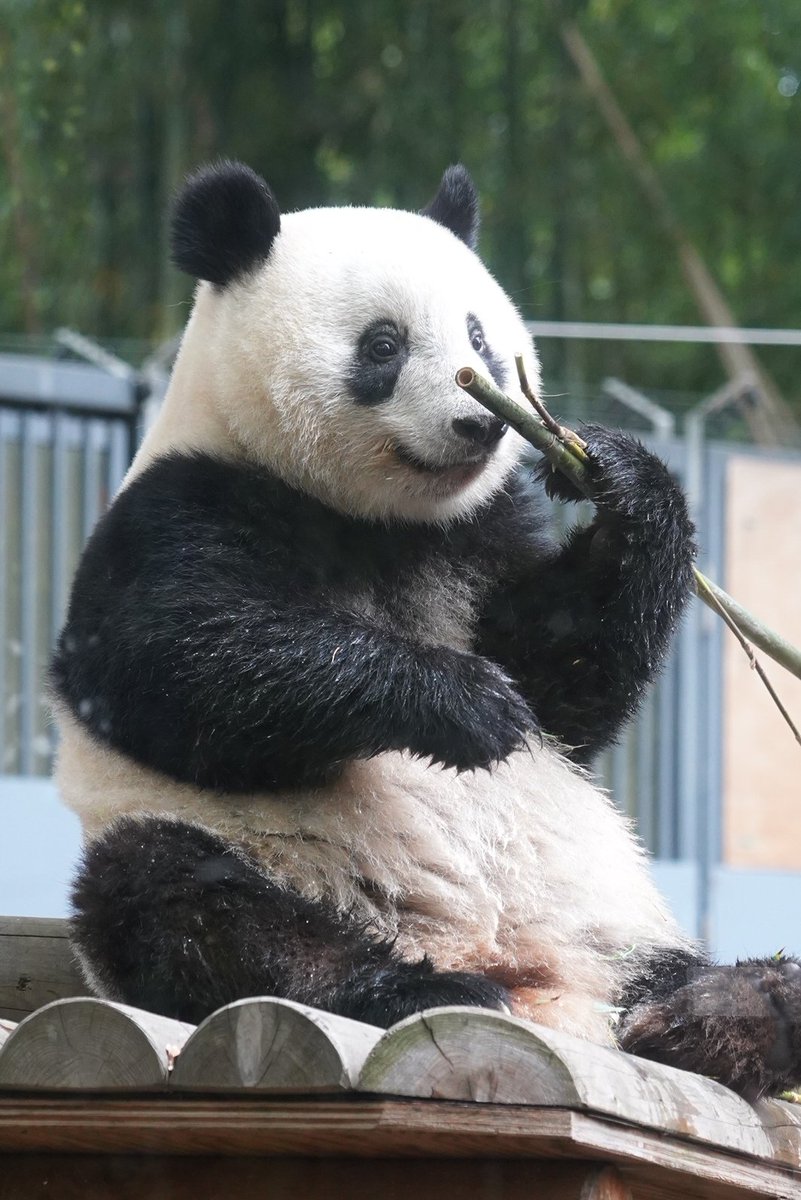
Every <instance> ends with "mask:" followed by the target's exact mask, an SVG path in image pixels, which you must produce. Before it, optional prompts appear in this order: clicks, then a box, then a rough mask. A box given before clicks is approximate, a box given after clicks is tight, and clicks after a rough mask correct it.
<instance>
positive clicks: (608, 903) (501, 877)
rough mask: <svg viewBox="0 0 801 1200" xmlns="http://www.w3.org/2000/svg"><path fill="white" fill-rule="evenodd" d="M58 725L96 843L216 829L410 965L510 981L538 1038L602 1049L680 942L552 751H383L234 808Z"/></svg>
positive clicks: (73, 789)
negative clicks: (318, 784)
mask: <svg viewBox="0 0 801 1200" xmlns="http://www.w3.org/2000/svg"><path fill="white" fill-rule="evenodd" d="M57 716H58V723H59V727H60V732H61V742H60V749H59V756H58V764H57V772H56V779H57V782H58V785H59V788H60V791H61V794H62V796H63V798H64V800H65V802H66V803H67V804H68V805H69V807H70V808H72V809H73V810H74V811H75V812H76V813H77V815H78V816H79V817H80V819H81V822H82V824H83V829H84V833H85V835H86V836H87V837H93V836H95V835H96V834H98V833H100V831H101V830H102V829H103V828H104V827H105V826H106V825H107V824H108V823H109V822H110V821H113V820H114V819H115V818H116V817H118V816H121V815H123V814H136V813H138V814H141V813H159V814H169V815H171V816H173V817H175V818H176V819H180V820H184V821H194V822H197V823H200V824H203V825H206V826H208V827H209V828H212V829H214V830H215V831H216V832H217V833H219V834H221V835H223V836H226V837H228V838H230V839H231V840H232V841H234V842H237V843H238V844H240V845H243V846H244V847H245V848H247V849H248V850H249V851H250V852H251V853H253V854H254V855H255V856H256V857H257V858H258V859H259V860H260V861H261V862H262V864H263V865H264V867H265V869H266V870H267V871H269V872H270V874H271V875H272V876H273V877H275V878H278V879H281V880H282V881H284V882H286V883H287V884H288V885H289V886H291V887H293V888H294V889H296V890H297V891H299V892H301V893H303V894H305V895H308V896H313V897H316V898H325V899H328V900H329V901H331V902H332V903H334V904H335V905H337V907H339V908H341V909H342V910H344V911H348V912H352V913H353V915H354V916H355V917H356V919H358V920H366V921H369V922H371V923H372V924H373V926H374V927H375V928H376V930H377V931H378V932H380V933H382V934H385V935H387V936H389V937H393V938H396V939H397V946H398V949H399V950H400V952H401V953H403V955H404V956H405V957H407V958H419V957H420V956H421V955H422V954H427V955H428V956H429V957H430V958H431V960H432V961H433V962H434V963H435V964H436V965H437V966H439V967H441V968H443V969H447V968H462V969H468V970H474V971H480V972H483V973H485V974H487V975H490V976H491V977H492V978H495V979H497V980H498V981H499V982H502V983H503V984H504V985H505V986H506V987H508V988H509V989H510V991H511V994H512V996H513V1003H514V1009H515V1012H516V1013H518V1014H519V1015H521V1016H529V1017H531V1018H532V1019H534V1020H536V1021H537V1022H539V1023H541V1024H549V1025H554V1026H556V1027H558V1028H562V1029H565V1030H568V1031H570V1032H573V1033H576V1034H579V1035H583V1036H587V1037H592V1038H596V1039H597V1038H601V1037H603V1036H605V1033H606V1029H607V1018H606V1016H605V1015H604V1013H603V1011H602V1005H603V1004H605V1003H606V1004H608V1003H609V1002H610V1001H611V1000H612V999H613V997H614V995H615V993H616V991H617V989H618V988H619V987H620V986H621V984H623V983H625V981H626V978H627V971H628V970H630V969H632V968H631V967H630V966H629V965H628V964H629V963H630V962H633V961H634V960H635V959H640V960H641V958H642V955H643V954H647V953H648V952H649V951H650V950H652V949H655V948H658V947H663V946H666V945H670V946H675V945H681V944H683V938H682V936H681V934H680V933H679V932H678V930H677V929H676V926H675V925H674V923H673V921H672V919H671V918H670V916H669V915H668V913H667V912H666V909H665V907H664V904H663V902H662V900H661V898H660V896H659V894H658V893H657V891H656V889H655V888H654V885H653V883H652V881H651V879H650V877H649V874H648V871H647V866H646V863H645V859H644V856H643V854H642V852H641V850H640V849H639V848H638V846H637V844H636V843H635V841H634V840H633V838H632V836H631V834H630V832H629V830H628V828H627V825H626V822H625V820H624V819H623V818H622V817H621V815H620V814H619V813H618V812H617V810H616V809H614V807H613V806H612V805H611V803H610V802H609V800H608V799H607V797H606V796H605V795H604V794H603V793H602V792H601V791H600V790H599V789H598V788H596V787H595V786H593V784H592V783H591V782H590V781H589V780H588V779H587V778H586V777H585V776H584V775H583V774H581V773H580V772H578V771H577V770H575V769H574V768H573V767H572V766H571V765H570V764H569V763H568V762H567V761H566V760H565V759H564V758H563V757H562V756H561V755H560V754H559V753H558V752H557V750H556V749H554V748H553V747H551V746H549V745H548V744H547V743H546V744H545V745H543V746H540V744H539V742H538V741H536V740H532V743H531V745H530V746H529V747H528V749H526V750H523V751H520V752H519V753H516V754H514V755H512V756H511V757H510V758H509V759H508V760H507V761H506V762H505V763H502V764H501V765H500V766H499V767H497V768H496V769H495V770H494V771H493V772H492V773H488V772H475V773H463V774H461V775H459V774H457V773H456V772H455V771H451V770H445V769H442V768H440V767H432V766H429V765H426V764H425V763H423V762H421V761H419V760H417V759H414V758H411V757H410V756H408V755H406V754H402V753H388V754H382V755H378V756H376V757H375V758H373V759H370V760H365V761H355V762H352V763H350V764H349V765H348V766H347V768H346V769H345V771H344V772H343V774H342V776H341V777H340V779H339V780H338V781H337V782H336V784H335V785H333V786H329V787H326V788H325V789H318V790H314V791H308V792H292V793H286V794H280V793H264V794H252V795H239V794H237V795H224V794H219V793H212V792H208V791H203V790H201V789H198V788H195V787H193V786H191V785H188V784H181V783H177V782H175V781H174V780H171V779H169V778H168V777H166V776H164V775H162V774H160V773H158V772H155V771H152V770H150V769H149V768H146V767H143V766H141V765H140V764H138V763H136V762H134V761H133V760H132V759H130V758H128V757H127V756H126V755H124V754H121V753H120V752H118V751H116V750H112V749H110V748H109V747H107V746H105V745H103V744H101V743H99V742H97V741H95V740H94V739H93V738H91V737H90V736H89V735H88V734H87V733H86V732H85V731H84V729H83V727H82V726H81V725H80V724H79V723H78V722H77V721H76V720H75V719H74V718H73V717H72V716H71V715H70V714H69V713H68V712H67V711H66V710H64V709H63V708H62V707H60V711H58V713H57ZM632 947H633V948H634V949H633V950H632Z"/></svg>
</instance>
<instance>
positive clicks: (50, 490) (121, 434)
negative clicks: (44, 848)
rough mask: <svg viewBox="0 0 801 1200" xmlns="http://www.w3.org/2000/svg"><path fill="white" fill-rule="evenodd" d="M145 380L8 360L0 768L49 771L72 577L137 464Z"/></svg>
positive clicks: (2, 415)
mask: <svg viewBox="0 0 801 1200" xmlns="http://www.w3.org/2000/svg"><path fill="white" fill-rule="evenodd" d="M137 410H138V392H137V383H136V379H135V377H134V375H133V373H132V374H131V375H130V376H128V377H123V376H121V375H119V374H113V373H110V372H109V371H108V370H107V369H102V368H99V367H97V366H92V365H85V364H82V363H75V362H60V361H58V360H49V359H37V358H28V357H26V356H23V355H12V354H4V355H0V773H3V774H18V775H44V774H47V773H48V772H49V770H50V766H51V757H52V738H51V732H50V725H49V721H48V714H47V702H46V695H45V690H46V689H45V684H44V680H45V676H46V671H47V664H48V661H49V658H50V654H51V651H52V647H53V644H54V641H55V638H56V636H57V634H58V631H59V628H60V626H61V623H62V621H63V617H64V611H65V605H66V601H67V596H68V592H69V586H70V580H71V578H72V574H73V572H74V570H75V566H76V564H77V561H78V557H79V555H80V552H81V549H82V547H83V545H84V543H85V541H86V539H87V538H88V537H89V534H90V533H91V531H92V528H93V526H94V524H95V522H96V521H97V518H98V517H99V516H100V514H101V513H102V512H103V510H104V509H105V507H106V506H107V504H108V502H109V499H110V498H111V497H112V496H113V495H114V493H115V491H116V490H117V488H118V487H119V485H120V483H121V481H122V478H123V476H124V474H125V471H126V470H127V468H128V464H129V463H130V461H131V456H132V453H133V449H134V445H135V438H136V422H137Z"/></svg>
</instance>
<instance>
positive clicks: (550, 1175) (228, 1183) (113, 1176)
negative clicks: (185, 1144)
mask: <svg viewBox="0 0 801 1200" xmlns="http://www.w3.org/2000/svg"><path fill="white" fill-rule="evenodd" d="M6 1194H8V1196H9V1197H11V1196H13V1197H15V1198H16V1197H23V1196H24V1197H25V1198H26V1200H35V1198H36V1197H42V1198H47V1200H95V1198H98V1200H100V1198H102V1200H108V1197H112V1196H113V1197H114V1200H142V1197H145V1196H146V1197H150V1198H153V1197H156V1198H158V1200H198V1197H203V1200H218V1198H219V1200H229V1198H230V1197H231V1196H232V1195H235V1196H236V1197H237V1200H264V1197H265V1196H269V1198H270V1200H301V1198H302V1200H409V1197H410V1196H414V1197H415V1200H532V1197H537V1196H541V1197H548V1200H631V1192H630V1190H629V1188H628V1186H627V1185H626V1183H625V1182H624V1181H623V1179H622V1177H621V1176H620V1174H619V1173H618V1172H617V1171H615V1170H613V1169H610V1168H599V1167H597V1166H596V1165H594V1164H572V1163H564V1164H557V1165H553V1164H549V1163H537V1162H531V1161H522V1162H521V1161H514V1160H510V1161H506V1162H504V1161H499V1162H491V1161H486V1160H485V1161H481V1162H470V1161H468V1160H465V1159H442V1160H439V1161H436V1160H435V1161H431V1160H428V1159H425V1160H421V1159H400V1160H399V1159H388V1160H375V1159H372V1160H371V1159H333V1160H332V1159H280V1158H277V1159H270V1160H264V1159H257V1158H252V1159H242V1158H239V1159H237V1158H233V1159H231V1158H229V1159H218V1160H214V1159H212V1160H209V1159H196V1158H194V1159H192V1158H184V1159H169V1158H150V1157H147V1158H146V1157H141V1158H113V1157H108V1158H105V1159H103V1158H89V1157H86V1156H83V1155H72V1156H54V1157H52V1158H40V1157H36V1158H25V1157H21V1156H19V1157H18V1156H15V1157H13V1158H11V1159H5V1160H4V1161H3V1163H2V1179H1V1180H0V1200H4V1198H5V1196H6Z"/></svg>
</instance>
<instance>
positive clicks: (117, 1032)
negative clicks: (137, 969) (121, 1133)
mask: <svg viewBox="0 0 801 1200" xmlns="http://www.w3.org/2000/svg"><path fill="white" fill-rule="evenodd" d="M193 1029H194V1026H193V1025H184V1024H182V1023H181V1022H180V1021H171V1020H169V1019H168V1018H167V1017H158V1016H155V1015H154V1014H153V1013H146V1012H142V1011H141V1010H140V1009H136V1008H128V1007H127V1006H126V1005H122V1004H112V1003H110V1002H109V1001H107V1000H93V999H90V998H89V997H79V998H76V999H72V1000H56V1001H55V1002H54V1003H53V1004H48V1005H46V1006H45V1007H44V1008H40V1009H39V1010H38V1012H35V1013H32V1014H31V1015H30V1016H29V1017H26V1019H25V1020H24V1021H22V1022H21V1023H20V1024H19V1025H18V1026H17V1028H16V1029H15V1030H14V1031H13V1032H12V1033H11V1034H10V1036H9V1037H8V1039H7V1041H6V1042H5V1044H4V1046H3V1047H2V1049H1V1050H0V1087H2V1088H24V1089H26V1090H28V1091H29V1090H30V1089H31V1088H54V1089H69V1090H75V1089H93V1090H98V1089H102V1088H127V1089H129V1088H155V1087H162V1086H166V1084H167V1079H168V1075H169V1071H170V1070H171V1068H172V1063H173V1061H174V1059H175V1056H176V1055H177V1054H178V1053H179V1052H180V1049H181V1046H182V1045H183V1043H184V1042H185V1041H186V1039H187V1038H188V1037H189V1034H190V1033H191V1032H192V1031H193Z"/></svg>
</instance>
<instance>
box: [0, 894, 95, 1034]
mask: <svg viewBox="0 0 801 1200" xmlns="http://www.w3.org/2000/svg"><path fill="white" fill-rule="evenodd" d="M88 994H89V989H88V988H87V986H86V984H85V983H84V981H83V978H82V976H81V973H80V970H79V968H78V964H77V963H76V961H75V959H74V957H73V954H72V949H71V947H70V944H69V930H68V925H67V922H66V921H62V920H58V919H56V918H49V917H0V1017H5V1018H7V1019H9V1020H12V1021H21V1020H22V1019H23V1017H25V1016H27V1014H28V1013H31V1012H34V1011H35V1010H36V1009H37V1008H41V1007H42V1005H44V1004H49V1003H50V1002H51V1001H52V1000H61V999H64V998H65V997H67V996H86V995H88Z"/></svg>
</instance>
